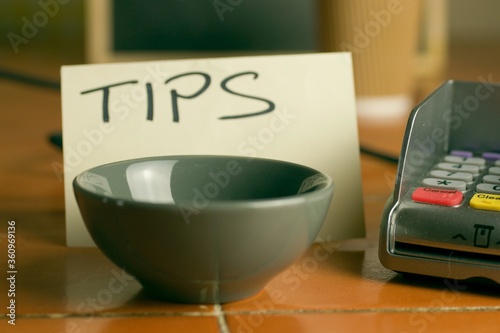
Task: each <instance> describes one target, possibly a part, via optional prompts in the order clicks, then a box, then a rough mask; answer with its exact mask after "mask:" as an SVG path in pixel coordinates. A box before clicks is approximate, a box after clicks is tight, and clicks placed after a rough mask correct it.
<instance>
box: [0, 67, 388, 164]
mask: <svg viewBox="0 0 500 333" xmlns="http://www.w3.org/2000/svg"><path fill="white" fill-rule="evenodd" d="M0 79H7V80H11V81H16V82H19V83H23V84H28V85H32V86H37V87H42V88H48V89H52V90H57V91H60V90H61V83H59V82H56V81H51V80H46V79H43V78H39V77H34V76H31V75H27V74H21V73H16V72H12V71H9V70H6V69H2V68H0ZM49 141H50V142H51V143H52V144H53V145H55V146H57V147H58V148H62V135H61V133H52V134H50V136H49ZM359 151H360V152H361V153H362V154H365V155H370V156H373V157H376V158H379V159H381V160H384V161H386V162H390V163H398V157H397V156H391V155H388V154H386V153H382V152H379V151H375V150H373V149H369V148H366V147H364V146H362V145H360V147H359Z"/></svg>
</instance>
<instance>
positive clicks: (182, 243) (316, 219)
mask: <svg viewBox="0 0 500 333" xmlns="http://www.w3.org/2000/svg"><path fill="white" fill-rule="evenodd" d="M73 188H74V192H75V196H76V199H77V202H78V206H79V208H80V212H81V214H82V217H83V220H84V221H85V225H86V226H87V229H88V230H89V232H90V234H91V236H92V238H93V239H94V241H95V242H96V244H97V246H98V247H99V248H100V249H101V250H102V251H103V252H104V253H105V254H106V255H107V256H108V257H109V258H110V259H111V260H112V261H114V262H115V263H116V264H117V265H118V266H120V267H122V268H124V269H125V270H127V271H128V272H129V273H131V274H132V275H134V276H135V277H136V278H137V279H138V280H139V282H140V283H141V284H142V285H143V287H144V288H145V290H146V291H147V292H148V293H150V294H152V295H154V296H156V297H160V298H162V299H166V300H172V301H179V302H189V303H223V302H229V301H234V300H239V299H242V298H246V297H249V296H252V295H254V294H256V293H257V292H259V291H260V290H261V289H262V288H263V287H264V286H265V284H266V283H267V282H268V281H269V280H270V279H271V278H272V277H273V276H275V275H276V274H278V273H279V272H281V271H282V270H284V269H285V268H286V267H288V266H289V265H290V264H292V263H293V262H294V261H295V260H296V259H298V258H299V257H300V256H301V255H302V254H303V253H304V252H305V251H306V249H307V248H308V247H309V246H310V245H311V243H312V242H313V241H314V239H315V238H316V236H317V234H318V232H319V230H320V228H321V226H322V224H323V221H324V218H325V216H326V213H327V211H328V207H329V204H330V201H331V197H332V195H333V182H332V180H331V179H330V177H329V176H327V175H325V174H323V173H321V172H319V171H316V170H314V169H312V168H309V167H305V166H301V165H298V164H293V163H288V162H283V161H276V160H269V159H260V158H253V159H249V158H245V157H232V156H170V157H154V158H145V159H136V160H128V161H122V162H117V163H112V164H107V165H103V166H98V167H95V168H93V169H90V170H88V171H85V172H83V173H82V174H80V175H78V176H77V177H76V178H75V180H74V182H73Z"/></svg>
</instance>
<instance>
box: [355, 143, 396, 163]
mask: <svg viewBox="0 0 500 333" xmlns="http://www.w3.org/2000/svg"><path fill="white" fill-rule="evenodd" d="M359 151H360V152H361V153H362V154H365V155H370V156H373V157H376V158H379V159H381V160H384V161H386V162H390V163H395V164H397V163H398V162H399V157H397V156H391V155H388V154H386V153H382V152H380V151H376V150H373V149H370V148H366V147H364V146H362V145H360V146H359Z"/></svg>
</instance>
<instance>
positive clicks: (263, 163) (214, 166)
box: [75, 156, 331, 204]
mask: <svg viewBox="0 0 500 333" xmlns="http://www.w3.org/2000/svg"><path fill="white" fill-rule="evenodd" d="M75 183H76V184H77V186H80V187H81V188H82V189H84V190H86V191H88V192H90V193H93V194H95V195H98V196H105V197H108V198H113V199H116V200H123V201H132V202H145V203H173V204H179V203H182V202H191V201H192V200H196V198H200V197H204V198H205V199H210V200H211V202H217V201H229V200H268V199H273V198H283V197H289V196H295V195H298V194H299V195H300V194H303V193H308V192H313V191H317V190H320V189H322V188H325V187H327V186H329V184H331V179H330V178H329V177H328V176H326V175H324V174H322V173H320V172H318V171H316V170H314V169H312V168H309V167H305V166H302V165H298V164H293V163H288V162H284V161H277V160H268V159H260V158H253V159H250V158H245V157H232V156H171V157H155V158H144V159H135V160H129V161H122V162H117V163H111V164H107V165H102V166H99V167H95V168H93V169H90V170H88V171H86V172H84V173H82V174H80V175H79V176H77V178H76V180H75Z"/></svg>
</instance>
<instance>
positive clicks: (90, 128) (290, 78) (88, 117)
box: [54, 53, 364, 246]
mask: <svg viewBox="0 0 500 333" xmlns="http://www.w3.org/2000/svg"><path fill="white" fill-rule="evenodd" d="M61 76H62V112H63V143H64V147H63V150H64V181H65V203H66V227H67V228H66V230H67V244H68V245H69V246H93V245H94V243H93V242H92V240H91V238H90V236H89V234H88V232H87V230H86V228H85V226H84V224H83V221H82V218H81V216H80V212H79V210H78V206H77V204H76V200H75V198H74V194H73V189H72V182H73V179H74V178H75V176H76V175H78V174H79V173H80V172H83V171H85V170H87V169H89V168H91V167H94V166H97V165H100V164H105V163H109V162H114V161H119V160H125V159H133V158H139V157H147V156H159V155H190V154H218V155H239V156H251V157H266V158H273V159H280V160H285V161H290V162H295V163H300V164H304V165H307V166H310V167H312V168H316V169H318V170H320V171H322V172H325V173H327V174H329V175H330V176H331V177H332V178H333V181H334V183H335V193H334V196H333V200H332V205H331V207H330V211H329V213H328V216H327V219H326V221H325V225H324V227H323V229H322V230H321V233H320V235H319V237H318V240H336V239H345V238H354V237H362V236H363V235H364V220H363V205H362V191H361V179H360V177H361V172H360V161H359V146H358V134H357V124H356V111H355V99H354V83H353V75H352V63H351V57H350V54H349V53H317V54H302V55H279V56H276V55H274V56H255V57H235V58H216V59H194V60H169V61H154V62H135V63H118V64H97V65H95V64H94V65H76V66H64V67H63V68H62V71H61ZM62 169H63V166H57V165H54V170H56V172H62Z"/></svg>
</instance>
